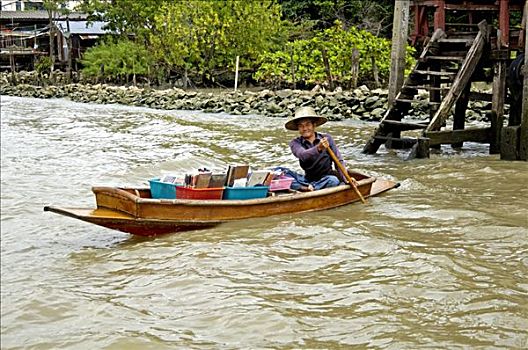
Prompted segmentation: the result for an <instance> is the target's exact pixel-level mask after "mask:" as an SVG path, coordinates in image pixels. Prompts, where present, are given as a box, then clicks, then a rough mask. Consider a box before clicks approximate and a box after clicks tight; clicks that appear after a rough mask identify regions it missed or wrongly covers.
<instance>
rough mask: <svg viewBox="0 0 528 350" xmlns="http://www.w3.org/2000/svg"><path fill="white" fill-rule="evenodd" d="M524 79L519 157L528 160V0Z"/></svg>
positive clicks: (526, 6)
mask: <svg viewBox="0 0 528 350" xmlns="http://www.w3.org/2000/svg"><path fill="white" fill-rule="evenodd" d="M523 20H524V38H525V39H524V79H523V98H522V112H521V135H520V138H521V139H520V142H519V159H520V160H528V2H526V3H525V4H524V15H523Z"/></svg>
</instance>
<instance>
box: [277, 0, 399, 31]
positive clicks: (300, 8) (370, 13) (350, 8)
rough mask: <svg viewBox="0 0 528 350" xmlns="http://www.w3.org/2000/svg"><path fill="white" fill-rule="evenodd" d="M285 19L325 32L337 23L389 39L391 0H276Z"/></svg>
mask: <svg viewBox="0 0 528 350" xmlns="http://www.w3.org/2000/svg"><path fill="white" fill-rule="evenodd" d="M279 3H280V4H281V6H282V10H283V13H284V17H285V19H288V20H290V21H293V22H295V23H299V24H301V23H306V22H307V21H311V22H314V25H315V28H316V29H326V28H330V27H332V26H333V25H334V23H335V21H336V20H339V21H340V23H341V24H342V25H343V27H344V28H350V27H352V26H356V27H358V28H360V29H365V30H367V31H369V32H371V33H374V34H377V35H378V34H382V35H384V36H385V37H388V36H389V35H390V33H391V31H390V30H391V26H392V13H393V10H394V2H393V0H279Z"/></svg>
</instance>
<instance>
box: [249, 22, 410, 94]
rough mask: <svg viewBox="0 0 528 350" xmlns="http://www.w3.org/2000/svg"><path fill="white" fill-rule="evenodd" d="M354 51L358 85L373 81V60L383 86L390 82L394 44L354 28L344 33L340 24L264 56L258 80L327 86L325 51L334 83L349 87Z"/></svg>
mask: <svg viewBox="0 0 528 350" xmlns="http://www.w3.org/2000/svg"><path fill="white" fill-rule="evenodd" d="M354 49H357V50H358V51H359V74H358V77H357V78H358V83H360V84H361V83H369V82H371V81H373V72H374V67H373V60H374V61H375V63H376V66H377V69H378V74H379V79H380V80H381V82H386V81H388V78H389V71H390V55H391V42H390V41H389V40H386V39H383V38H378V37H376V36H374V35H373V34H371V33H369V32H367V31H364V30H359V29H357V28H355V27H352V28H350V29H349V30H345V29H343V28H342V26H341V24H340V23H339V22H336V24H335V26H334V27H332V28H329V29H326V30H324V31H322V32H319V33H318V34H316V35H315V36H314V37H313V38H311V39H302V40H295V41H293V42H290V43H288V44H287V45H286V47H285V49H284V50H281V51H275V52H266V53H264V54H263V55H262V56H261V57H260V66H259V68H258V70H257V71H256V73H255V78H256V79H257V80H259V81H261V82H265V83H268V84H271V85H273V86H275V87H278V86H285V85H291V84H293V83H294V79H295V83H297V84H299V83H301V84H305V85H307V86H313V85H315V84H324V83H328V81H327V75H326V72H325V67H324V64H323V56H322V51H323V50H326V52H327V57H328V61H329V65H330V70H331V75H332V79H333V81H334V82H336V83H337V84H339V85H343V86H350V85H351V84H352V80H353V76H352V73H351V71H352V69H351V68H352V51H353V50H354ZM413 52H414V49H413V48H411V47H408V49H407V57H406V61H407V65H408V67H411V66H412V65H413V62H414V59H413V58H412V54H413ZM292 67H293V74H292ZM294 76H295V78H294Z"/></svg>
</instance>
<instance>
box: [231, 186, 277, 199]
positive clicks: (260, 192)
mask: <svg viewBox="0 0 528 350" xmlns="http://www.w3.org/2000/svg"><path fill="white" fill-rule="evenodd" d="M268 190H269V186H254V187H225V188H224V195H223V199H254V198H265V197H266V196H267V195H268Z"/></svg>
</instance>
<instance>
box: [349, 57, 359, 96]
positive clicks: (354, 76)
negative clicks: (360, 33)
mask: <svg viewBox="0 0 528 350" xmlns="http://www.w3.org/2000/svg"><path fill="white" fill-rule="evenodd" d="M350 76H351V78H350V80H351V85H352V89H355V88H357V82H358V76H359V50H358V49H357V48H355V47H354V48H353V49H352V62H351V65H350Z"/></svg>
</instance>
